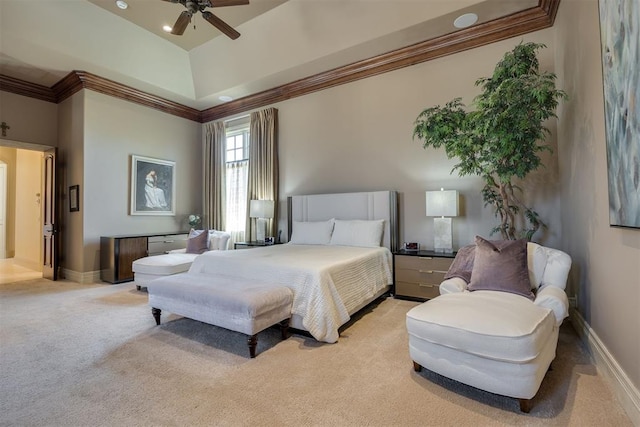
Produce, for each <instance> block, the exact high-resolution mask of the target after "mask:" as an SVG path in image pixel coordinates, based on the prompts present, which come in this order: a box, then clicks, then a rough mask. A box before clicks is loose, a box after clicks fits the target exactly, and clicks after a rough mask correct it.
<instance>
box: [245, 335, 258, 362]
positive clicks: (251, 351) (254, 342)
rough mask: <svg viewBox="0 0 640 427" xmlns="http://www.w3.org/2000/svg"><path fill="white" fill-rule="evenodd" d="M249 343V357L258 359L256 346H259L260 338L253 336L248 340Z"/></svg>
mask: <svg viewBox="0 0 640 427" xmlns="http://www.w3.org/2000/svg"><path fill="white" fill-rule="evenodd" d="M247 343H248V344H249V355H250V356H251V358H252V359H253V358H254V357H256V346H257V345H258V336H257V335H251V336H250V337H249V339H248V340H247Z"/></svg>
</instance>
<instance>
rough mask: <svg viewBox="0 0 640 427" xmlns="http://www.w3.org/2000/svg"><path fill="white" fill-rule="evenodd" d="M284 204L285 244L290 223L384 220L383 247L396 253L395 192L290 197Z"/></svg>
mask: <svg viewBox="0 0 640 427" xmlns="http://www.w3.org/2000/svg"><path fill="white" fill-rule="evenodd" d="M287 201H288V221H287V228H288V231H289V233H288V240H290V239H291V230H292V228H293V227H292V225H293V221H326V220H328V219H331V218H335V219H342V220H351V219H365V220H373V219H384V220H385V222H384V237H383V241H382V244H383V245H384V246H386V247H387V248H389V250H391V251H392V252H393V251H395V250H397V249H398V245H399V231H398V230H399V228H398V195H397V193H396V192H395V191H367V192H360V193H336V194H312V195H303V196H290V197H289V198H288V200H287Z"/></svg>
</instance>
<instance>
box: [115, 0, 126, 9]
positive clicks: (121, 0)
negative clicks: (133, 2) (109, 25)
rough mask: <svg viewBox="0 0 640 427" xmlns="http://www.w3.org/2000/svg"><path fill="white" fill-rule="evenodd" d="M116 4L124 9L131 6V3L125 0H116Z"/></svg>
mask: <svg viewBox="0 0 640 427" xmlns="http://www.w3.org/2000/svg"><path fill="white" fill-rule="evenodd" d="M116 6H118V7H119V8H120V9H122V10H125V9H126V8H128V7H129V4H127V2H126V1H124V0H116Z"/></svg>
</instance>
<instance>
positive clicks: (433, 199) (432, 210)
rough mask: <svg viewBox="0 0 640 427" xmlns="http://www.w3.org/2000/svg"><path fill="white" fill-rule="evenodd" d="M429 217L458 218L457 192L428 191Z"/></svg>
mask: <svg viewBox="0 0 640 427" xmlns="http://www.w3.org/2000/svg"><path fill="white" fill-rule="evenodd" d="M426 194H427V206H426V208H427V216H458V192H457V191H456V190H446V191H445V190H440V191H427V192H426Z"/></svg>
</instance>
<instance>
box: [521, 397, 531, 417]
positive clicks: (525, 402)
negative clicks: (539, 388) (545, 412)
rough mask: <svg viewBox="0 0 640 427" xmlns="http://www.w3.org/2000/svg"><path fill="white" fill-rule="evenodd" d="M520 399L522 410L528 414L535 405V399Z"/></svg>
mask: <svg viewBox="0 0 640 427" xmlns="http://www.w3.org/2000/svg"><path fill="white" fill-rule="evenodd" d="M518 400H520V411H522V412H524V413H525V414H528V413H529V412H530V411H531V408H532V407H533V405H532V404H531V402H532V401H533V399H518Z"/></svg>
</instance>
